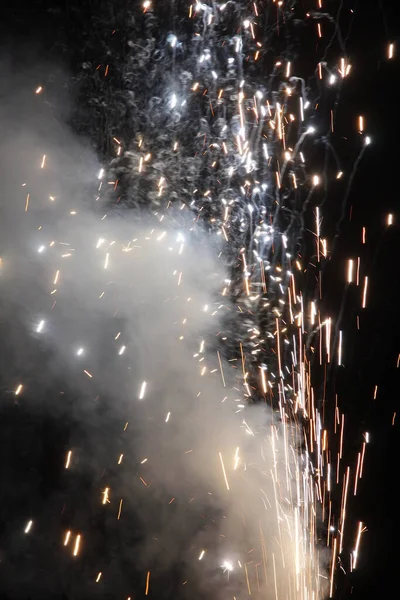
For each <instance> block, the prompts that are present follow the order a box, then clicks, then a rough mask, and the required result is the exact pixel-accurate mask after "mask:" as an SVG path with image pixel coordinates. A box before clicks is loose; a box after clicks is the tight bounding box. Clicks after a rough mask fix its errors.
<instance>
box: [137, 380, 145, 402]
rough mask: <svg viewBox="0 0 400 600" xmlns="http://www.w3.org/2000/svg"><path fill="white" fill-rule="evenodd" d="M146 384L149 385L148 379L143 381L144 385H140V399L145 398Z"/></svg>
mask: <svg viewBox="0 0 400 600" xmlns="http://www.w3.org/2000/svg"><path fill="white" fill-rule="evenodd" d="M146 386H147V383H146V381H143V383H142V385H141V386H140V391H139V400H143V398H144V395H145V393H146Z"/></svg>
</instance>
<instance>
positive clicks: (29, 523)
mask: <svg viewBox="0 0 400 600" xmlns="http://www.w3.org/2000/svg"><path fill="white" fill-rule="evenodd" d="M32 524H33V521H28V523H27V525H26V527H25V530H24V531H25V533H29V532H30V530H31V528H32Z"/></svg>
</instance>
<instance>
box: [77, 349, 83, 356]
mask: <svg viewBox="0 0 400 600" xmlns="http://www.w3.org/2000/svg"><path fill="white" fill-rule="evenodd" d="M82 354H83V348H78V350H77V351H76V355H77V356H82Z"/></svg>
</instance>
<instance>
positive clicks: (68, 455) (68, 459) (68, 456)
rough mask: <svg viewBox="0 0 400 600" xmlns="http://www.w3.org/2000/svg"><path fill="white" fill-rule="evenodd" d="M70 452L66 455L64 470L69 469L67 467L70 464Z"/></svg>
mask: <svg viewBox="0 0 400 600" xmlns="http://www.w3.org/2000/svg"><path fill="white" fill-rule="evenodd" d="M71 456H72V450H69V451H68V453H67V460H66V461H65V468H66V469H69V465H70V463H71Z"/></svg>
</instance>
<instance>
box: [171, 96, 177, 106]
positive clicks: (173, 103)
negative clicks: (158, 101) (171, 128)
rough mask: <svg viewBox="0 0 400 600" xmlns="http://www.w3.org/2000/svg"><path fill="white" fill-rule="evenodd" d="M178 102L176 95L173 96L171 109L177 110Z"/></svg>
mask: <svg viewBox="0 0 400 600" xmlns="http://www.w3.org/2000/svg"><path fill="white" fill-rule="evenodd" d="M176 102H177V99H176V94H172V98H171V108H175V106H176Z"/></svg>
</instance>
